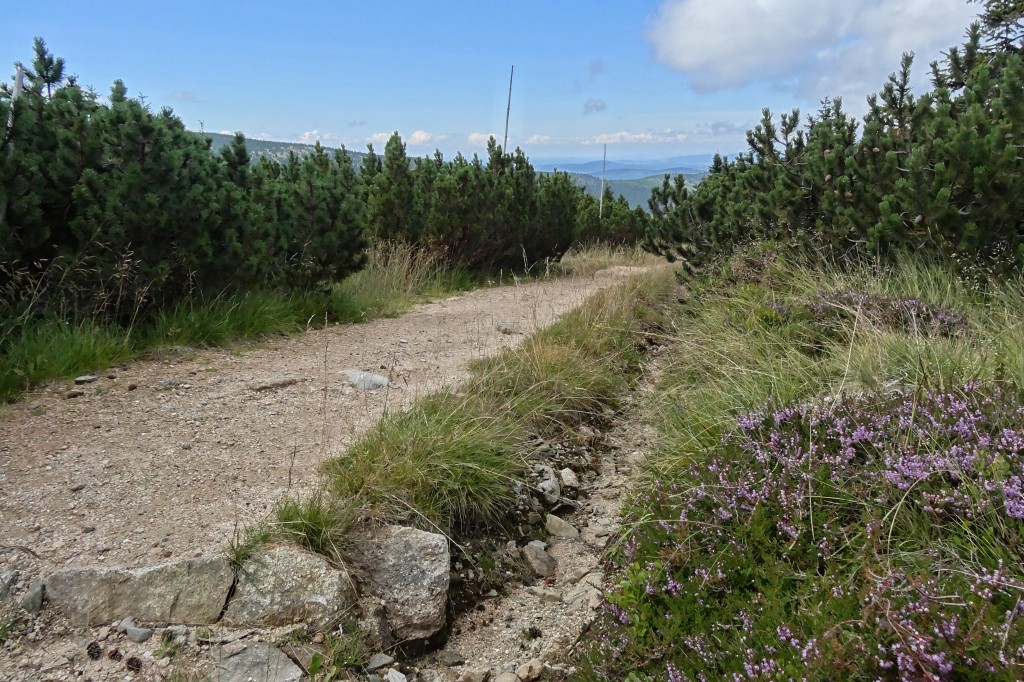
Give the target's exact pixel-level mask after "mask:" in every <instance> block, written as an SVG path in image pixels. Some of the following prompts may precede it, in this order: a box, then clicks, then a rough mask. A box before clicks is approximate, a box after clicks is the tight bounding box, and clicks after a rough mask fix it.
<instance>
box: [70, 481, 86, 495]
mask: <svg viewBox="0 0 1024 682" xmlns="http://www.w3.org/2000/svg"><path fill="white" fill-rule="evenodd" d="M81 490H85V484H84V483H78V484H76V485H73V486H71V492H73V493H77V492H79V491H81Z"/></svg>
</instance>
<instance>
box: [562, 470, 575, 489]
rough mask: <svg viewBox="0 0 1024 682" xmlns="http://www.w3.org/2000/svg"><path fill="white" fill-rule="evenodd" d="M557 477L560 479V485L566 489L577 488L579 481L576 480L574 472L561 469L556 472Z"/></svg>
mask: <svg viewBox="0 0 1024 682" xmlns="http://www.w3.org/2000/svg"><path fill="white" fill-rule="evenodd" d="M558 475H559V477H560V478H561V479H562V485H564V486H565V487H566V488H579V487H580V479H579V478H577V476H576V472H575V471H573V470H572V469H568V468H566V469H562V470H561V471H559V472H558Z"/></svg>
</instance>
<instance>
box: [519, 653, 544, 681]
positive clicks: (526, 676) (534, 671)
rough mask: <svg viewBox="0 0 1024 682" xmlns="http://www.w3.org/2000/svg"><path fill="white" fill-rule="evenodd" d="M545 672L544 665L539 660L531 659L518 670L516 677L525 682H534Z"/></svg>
mask: <svg viewBox="0 0 1024 682" xmlns="http://www.w3.org/2000/svg"><path fill="white" fill-rule="evenodd" d="M543 672H544V664H543V663H542V662H541V660H540V659H539V658H531V659H530V660H529V661H527V662H526V663H523V664H522V665H521V666H519V667H518V668H517V669H516V676H518V677H519V679H520V680H523V682H533V680H536V679H538V678H539V677H540V676H541V673H543Z"/></svg>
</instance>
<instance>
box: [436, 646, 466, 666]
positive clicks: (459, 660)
mask: <svg viewBox="0 0 1024 682" xmlns="http://www.w3.org/2000/svg"><path fill="white" fill-rule="evenodd" d="M437 662H438V663H440V664H441V665H446V666H448V667H449V668H451V667H453V666H456V665H463V664H464V663H465V662H466V657H465V656H463V655H462V653H461V652H459V651H456V650H455V649H451V650H446V651H442V652H441V653H439V654H438V655H437Z"/></svg>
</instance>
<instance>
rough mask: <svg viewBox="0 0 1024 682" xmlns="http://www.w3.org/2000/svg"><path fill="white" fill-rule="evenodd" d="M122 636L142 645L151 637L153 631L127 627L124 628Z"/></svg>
mask: <svg viewBox="0 0 1024 682" xmlns="http://www.w3.org/2000/svg"><path fill="white" fill-rule="evenodd" d="M124 634H125V636H126V637H128V639H130V640H131V641H133V642H135V643H136V644H142V643H143V642H145V641H146V640H148V639H149V638H150V637H152V636H153V630H152V628H138V627H128V628H125V631H124Z"/></svg>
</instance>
